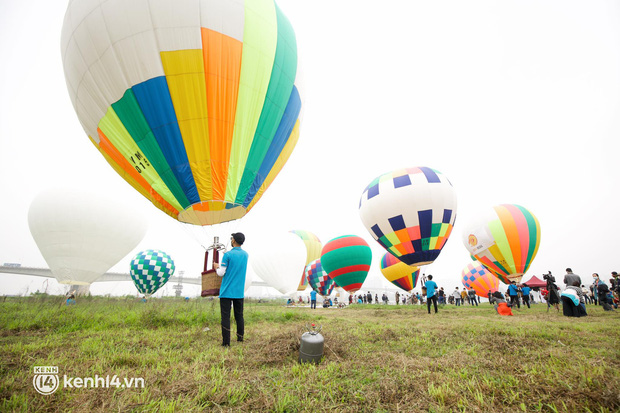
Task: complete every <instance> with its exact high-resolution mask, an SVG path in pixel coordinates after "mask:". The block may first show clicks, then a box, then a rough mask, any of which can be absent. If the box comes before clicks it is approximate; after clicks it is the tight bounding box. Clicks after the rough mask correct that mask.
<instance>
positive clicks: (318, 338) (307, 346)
mask: <svg viewBox="0 0 620 413" xmlns="http://www.w3.org/2000/svg"><path fill="white" fill-rule="evenodd" d="M306 328H307V329H308V331H307V332H305V333H303V334H302V335H301V345H300V346H299V362H300V363H316V364H319V362H320V361H321V357H323V345H324V343H325V339H324V338H323V336H322V335H321V333H320V332H321V327H317V326H316V325H315V324H312V326H306Z"/></svg>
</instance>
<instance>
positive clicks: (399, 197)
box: [359, 167, 456, 266]
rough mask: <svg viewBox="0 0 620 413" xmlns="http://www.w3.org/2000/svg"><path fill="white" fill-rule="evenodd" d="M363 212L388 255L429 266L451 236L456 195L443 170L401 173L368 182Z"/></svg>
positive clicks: (362, 202) (361, 216)
mask: <svg viewBox="0 0 620 413" xmlns="http://www.w3.org/2000/svg"><path fill="white" fill-rule="evenodd" d="M359 213H360V218H361V219H362V222H363V223H364V226H365V227H366V229H367V230H368V232H370V234H371V235H372V236H373V238H374V239H375V240H376V241H377V242H378V243H379V244H380V245H381V246H382V247H383V248H385V249H386V250H387V251H388V252H390V253H391V254H392V255H394V256H395V257H397V258H398V259H399V260H401V261H402V262H404V263H405V264H407V265H416V266H421V265H426V264H430V263H432V262H433V261H435V259H437V257H438V256H439V253H440V252H441V249H442V248H443V247H444V245H445V243H446V242H447V241H448V237H449V236H450V233H451V232H452V227H453V225H454V221H455V219H456V193H455V191H454V188H452V184H451V183H450V181H449V180H448V178H446V176H445V175H443V174H442V173H441V172H439V171H436V170H434V169H431V168H427V167H415V168H405V169H397V170H395V171H392V172H389V173H386V174H383V175H381V176H379V177H377V178H375V179H374V180H373V181H372V182H371V183H370V184H368V186H367V187H366V189H365V190H364V192H363V193H362V197H361V199H360V204H359Z"/></svg>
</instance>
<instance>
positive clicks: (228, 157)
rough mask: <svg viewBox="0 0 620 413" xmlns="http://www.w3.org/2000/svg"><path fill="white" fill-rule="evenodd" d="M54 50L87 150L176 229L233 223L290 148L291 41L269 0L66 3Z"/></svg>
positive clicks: (296, 106)
mask: <svg viewBox="0 0 620 413" xmlns="http://www.w3.org/2000/svg"><path fill="white" fill-rule="evenodd" d="M61 52H62V61H63V67H64V73H65V80H66V83H67V88H68V91H69V96H70V98H71V101H72V103H73V107H74V109H75V111H76V113H77V116H78V119H79V120H80V123H81V124H82V127H83V128H84V130H85V132H86V134H87V135H88V137H89V138H90V140H91V141H92V143H93V144H94V145H95V147H96V148H97V150H99V151H100V152H101V155H102V156H103V157H104V158H105V159H106V161H108V163H109V164H110V165H111V166H112V168H113V169H114V170H115V171H116V172H117V173H118V174H119V175H121V176H122V177H123V179H125V180H126V181H127V182H128V183H129V184H130V185H131V186H132V187H133V188H135V189H136V190H137V191H138V192H140V193H141V194H142V195H143V196H144V197H146V198H147V199H148V200H149V201H151V202H152V203H153V204H154V205H155V206H156V207H157V208H159V209H161V210H162V211H164V212H165V213H166V214H168V215H170V216H172V217H173V218H174V219H177V220H179V221H181V222H186V223H190V224H195V225H213V224H218V223H222V222H227V221H231V220H235V219H239V218H241V217H243V216H244V215H245V214H246V213H247V212H248V211H249V210H250V209H251V208H252V207H253V206H254V205H255V203H256V202H257V201H258V200H259V199H260V197H261V196H262V194H263V193H264V191H265V190H266V189H267V187H269V185H270V184H271V183H272V181H273V180H274V178H275V177H276V175H277V174H278V173H279V171H280V170H281V169H282V167H283V165H284V164H285V162H286V161H287V160H288V158H289V156H290V154H291V152H292V150H293V148H294V147H295V144H296V142H297V139H298V136H299V114H300V111H301V100H300V95H299V92H298V89H297V86H296V82H297V80H296V79H297V72H298V71H297V45H296V39H295V33H294V31H293V28H292V27H291V25H290V23H289V21H288V20H287V18H286V16H284V14H283V13H282V11H281V10H280V9H279V8H278V7H277V6H276V4H275V3H274V1H273V0H246V1H245V2H243V1H242V2H238V1H227V0H211V1H202V0H185V1H173V0H168V1H166V0H158V1H142V0H124V1H107V2H101V1H99V0H72V1H70V2H69V6H68V8H67V12H66V15H65V19H64V23H63V27H62V38H61ZM299 271H300V272H301V269H300V270H299Z"/></svg>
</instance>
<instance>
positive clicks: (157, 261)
mask: <svg viewBox="0 0 620 413" xmlns="http://www.w3.org/2000/svg"><path fill="white" fill-rule="evenodd" d="M174 270H175V266H174V261H173V260H172V258H170V256H169V255H168V254H166V253H165V252H163V251H160V250H146V251H142V252H139V253H138V254H136V256H135V257H134V258H133V259H132V260H131V264H130V271H129V273H130V274H131V279H132V280H133V283H134V284H135V286H136V288H137V289H138V291H139V292H140V293H141V294H144V295H147V296H149V295H153V294H155V293H156V292H157V290H159V289H160V288H161V287H163V286H164V284H166V283H167V282H168V279H169V278H170V277H171V276H172V275H173V274H174Z"/></svg>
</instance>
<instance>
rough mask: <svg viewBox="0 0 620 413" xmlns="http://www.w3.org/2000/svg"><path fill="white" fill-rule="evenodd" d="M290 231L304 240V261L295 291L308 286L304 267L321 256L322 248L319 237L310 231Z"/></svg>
mask: <svg viewBox="0 0 620 413" xmlns="http://www.w3.org/2000/svg"><path fill="white" fill-rule="evenodd" d="M291 232H292V233H293V234H295V235H297V236H298V237H299V238H301V240H302V241H303V242H304V245H305V246H306V263H305V265H304V268H303V270H302V271H301V280H300V281H299V286H298V287H297V291H303V290H305V289H306V287H308V278H307V277H306V267H307V266H308V264H310V263H311V262H312V261H314V260H316V259H317V258H319V257H320V256H321V249H322V248H323V245H322V244H321V240H319V237H317V236H316V235H314V234H313V233H312V232H310V231H304V230H293V231H291Z"/></svg>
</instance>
